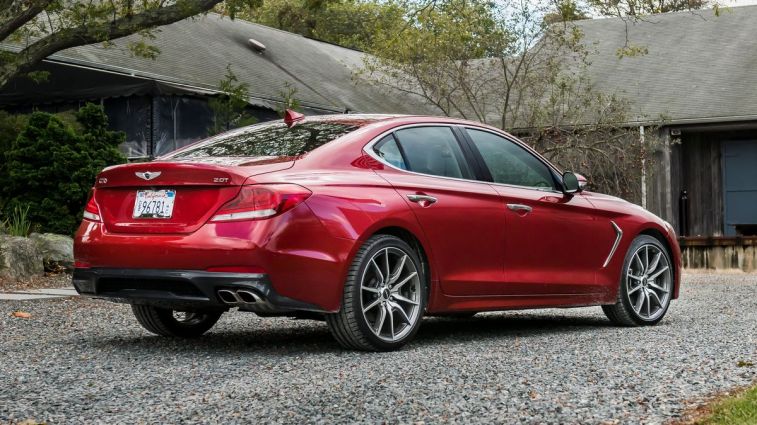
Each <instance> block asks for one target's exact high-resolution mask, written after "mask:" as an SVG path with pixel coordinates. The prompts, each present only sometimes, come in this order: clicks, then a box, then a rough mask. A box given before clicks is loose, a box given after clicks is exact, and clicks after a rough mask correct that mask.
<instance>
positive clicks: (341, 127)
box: [168, 121, 359, 159]
mask: <svg viewBox="0 0 757 425" xmlns="http://www.w3.org/2000/svg"><path fill="white" fill-rule="evenodd" d="M358 128H359V126H358V125H356V124H347V123H341V122H334V121H320V122H318V121H316V122H304V123H301V124H297V125H295V126H294V127H292V128H288V127H287V126H286V125H285V124H284V123H283V122H276V123H272V124H261V125H256V126H252V127H249V128H245V129H243V130H238V131H234V132H231V133H225V134H221V135H219V136H216V137H212V138H210V139H208V140H205V141H203V142H200V143H198V144H196V145H194V146H190V147H188V148H187V149H184V150H181V151H179V152H176V153H174V154H169V155H168V158H172V159H173V158H176V159H178V158H199V157H276V156H298V155H302V154H305V153H308V152H310V151H312V150H313V149H315V148H317V147H319V146H322V145H324V144H326V143H328V142H330V141H332V140H334V139H336V138H338V137H341V136H344V135H345V134H347V133H350V132H352V131H355V130H357V129H358Z"/></svg>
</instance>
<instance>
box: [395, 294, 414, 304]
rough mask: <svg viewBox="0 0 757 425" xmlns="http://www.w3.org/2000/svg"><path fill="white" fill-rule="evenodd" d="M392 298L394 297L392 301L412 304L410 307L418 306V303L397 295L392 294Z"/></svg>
mask: <svg viewBox="0 0 757 425" xmlns="http://www.w3.org/2000/svg"><path fill="white" fill-rule="evenodd" d="M392 297H394V299H395V300H397V301H402V302H403V303H408V304H412V305H418V301H414V300H411V299H410V298H406V297H404V296H402V295H401V294H399V293H397V294H392Z"/></svg>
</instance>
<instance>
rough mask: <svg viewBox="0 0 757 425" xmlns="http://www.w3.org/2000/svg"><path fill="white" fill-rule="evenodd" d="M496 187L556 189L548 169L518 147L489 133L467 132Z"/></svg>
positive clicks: (470, 130) (471, 130)
mask: <svg viewBox="0 0 757 425" xmlns="http://www.w3.org/2000/svg"><path fill="white" fill-rule="evenodd" d="M467 131H468V134H469V135H470V138H471V140H472V141H473V144H474V145H475V146H476V148H478V150H479V152H480V153H481V156H482V157H483V158H484V162H485V163H486V166H487V167H488V168H489V172H490V173H491V175H492V179H493V180H494V182H495V183H504V184H512V185H516V186H526V187H536V188H543V189H554V186H555V184H554V179H553V178H552V173H551V172H550V171H549V168H548V167H547V165H546V164H544V163H543V162H542V161H541V160H539V159H538V158H536V157H535V156H534V155H532V154H531V153H530V152H528V151H527V150H526V149H524V148H522V147H521V146H518V145H517V144H516V143H514V142H512V141H510V140H507V139H505V138H504V137H500V136H497V135H496V134H493V133H489V132H487V131H481V130H473V129H467Z"/></svg>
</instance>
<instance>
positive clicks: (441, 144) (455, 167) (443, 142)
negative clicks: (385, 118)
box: [395, 127, 473, 179]
mask: <svg viewBox="0 0 757 425" xmlns="http://www.w3.org/2000/svg"><path fill="white" fill-rule="evenodd" d="M395 135H396V136H397V140H398V141H399V144H400V147H401V148H402V152H403V153H404V159H405V165H407V169H408V170H410V171H415V172H416V173H423V174H431V175H434V176H443V177H455V178H459V179H472V178H473V173H472V172H471V170H470V168H469V167H468V162H467V161H466V160H465V157H464V156H463V152H462V150H461V149H460V144H459V143H458V142H457V138H456V137H455V134H454V133H452V129H451V128H449V127H413V128H406V129H403V130H397V131H396V132H395Z"/></svg>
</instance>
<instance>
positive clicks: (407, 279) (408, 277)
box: [392, 272, 418, 294]
mask: <svg viewBox="0 0 757 425" xmlns="http://www.w3.org/2000/svg"><path fill="white" fill-rule="evenodd" d="M417 275H418V272H412V273H410V274H409V275H407V277H406V278H404V279H402V281H401V282H400V283H398V284H396V285H394V286H393V287H392V293H393V294H396V293H397V292H399V290H400V289H401V288H402V286H403V285H405V284H406V283H407V282H409V281H410V279H412V278H414V277H415V276H417Z"/></svg>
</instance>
